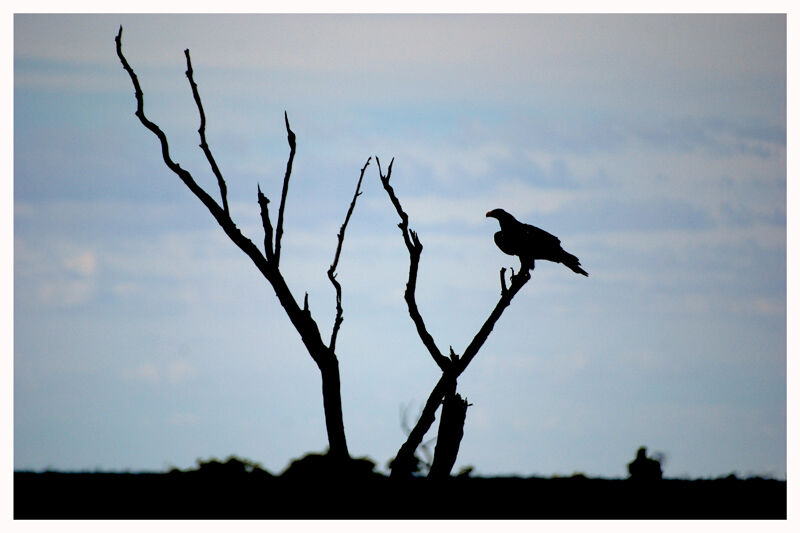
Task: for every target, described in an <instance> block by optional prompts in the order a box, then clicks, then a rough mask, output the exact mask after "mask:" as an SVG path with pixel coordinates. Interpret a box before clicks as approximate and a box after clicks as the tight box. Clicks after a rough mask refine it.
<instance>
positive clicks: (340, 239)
mask: <svg viewBox="0 0 800 533" xmlns="http://www.w3.org/2000/svg"><path fill="white" fill-rule="evenodd" d="M371 160H372V158H371V157H369V158H367V162H366V163H364V166H363V167H361V175H360V176H359V177H358V183H357V184H356V192H355V193H353V200H352V201H351V202H350V207H349V208H348V209H347V214H346V215H345V217H344V222H343V223H342V227H341V228H339V233H338V234H337V236H336V237H337V239H338V244H337V245H336V253H335V254H334V256H333V263H331V266H330V268H328V279H329V280H331V284H333V288H334V290H335V291H336V318H335V319H334V320H333V331H331V342H329V343H328V346H329V347H330V349H331V351H334V350H335V349H336V337H337V336H338V335H339V327H340V326H341V325H342V321H343V320H344V318H342V313H343V309H342V286H341V284H340V283H339V282H338V281H337V280H336V267H337V266H338V265H339V256H340V255H341V253H342V244H343V243H344V232H345V230H346V229H347V223H348V222H350V217H351V216H352V214H353V210H354V209H355V208H356V200H357V199H358V197H359V196H361V182H362V181H363V179H364V171H365V170H367V167H368V166H369V162H370V161H371Z"/></svg>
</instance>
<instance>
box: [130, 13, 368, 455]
mask: <svg viewBox="0 0 800 533" xmlns="http://www.w3.org/2000/svg"><path fill="white" fill-rule="evenodd" d="M115 42H116V50H117V56H118V57H119V60H120V62H121V63H122V67H123V69H125V71H126V72H127V73H128V75H129V76H130V79H131V83H132V84H133V88H134V91H135V92H134V94H135V98H136V112H135V115H136V117H138V119H139V121H140V122H141V123H142V125H144V127H145V128H147V129H148V130H150V131H151V132H152V133H153V134H154V135H155V136H156V137H157V138H158V141H159V143H160V147H161V155H162V158H163V160H164V163H165V164H166V166H167V167H168V168H169V169H170V170H171V171H172V172H174V173H175V174H176V175H177V176H178V178H180V179H181V181H183V183H184V184H185V185H186V187H188V189H189V190H190V191H191V192H192V193H193V194H194V195H195V196H196V197H197V198H198V199H199V200H200V201H201V202H202V203H203V205H205V206H206V208H207V209H208V211H209V212H210V213H211V215H212V216H213V217H214V219H215V220H216V221H217V223H218V224H219V226H220V227H221V228H222V230H223V231H224V232H225V234H226V235H227V236H228V237H229V238H230V239H231V241H233V243H234V244H235V245H236V246H238V247H239V249H240V250H241V251H242V252H244V253H245V254H246V255H247V256H248V257H249V258H250V260H251V261H252V262H253V264H254V265H255V266H256V268H258V270H259V272H261V274H262V275H263V276H264V277H265V278H266V279H267V281H269V283H270V285H272V288H273V289H274V291H275V295H276V296H277V298H278V301H279V302H280V304H281V306H282V307H283V309H284V310H285V312H286V315H287V316H288V317H289V320H290V321H291V323H292V325H293V326H294V328H295V329H296V330H297V332H298V333H299V334H300V338H301V340H302V342H303V344H304V345H305V347H306V350H307V351H308V353H309V355H310V356H311V358H312V359H313V360H314V362H315V363H316V365H317V367H318V368H319V370H320V375H321V378H322V402H323V408H324V412H325V425H326V429H327V434H328V445H329V452H328V454H329V457H331V458H333V459H336V460H345V459H349V457H350V455H349V453H348V450H347V439H346V438H345V431H344V421H343V418H342V400H341V390H340V388H341V385H340V378H339V360H338V358H337V356H336V353H335V346H336V337H337V335H338V332H339V328H340V326H341V324H342V320H343V318H342V315H343V310H342V288H341V285H340V284H339V283H338V281H337V280H336V267H337V265H338V262H339V257H340V255H341V252H342V245H343V243H344V235H345V230H346V229H347V224H348V222H349V221H350V217H351V215H352V214H353V210H354V209H355V205H356V200H357V199H358V197H359V196H360V195H361V182H362V180H363V178H364V172H365V170H366V168H367V166H368V165H369V163H370V160H371V159H372V158H369V159H367V162H366V163H365V164H364V166H363V167H362V168H361V175H360V176H359V178H358V184H357V185H356V190H355V193H354V194H353V199H352V201H351V202H350V207H349V208H348V210H347V215H346V216H345V220H344V223H343V224H342V226H341V228H340V230H339V233H338V235H337V246H336V253H335V255H334V259H333V263H332V264H331V266H330V268H329V269H328V278H329V279H330V281H331V283H332V284H333V287H334V290H335V292H336V318H335V319H334V323H333V328H332V332H331V337H330V341H329V343H328V344H327V345H326V344H325V342H324V341H323V340H322V337H321V334H320V331H319V327H318V326H317V323H316V322H315V321H314V319H313V318H312V316H311V311H310V310H309V306H308V293H306V294H305V297H304V299H303V307H302V308H301V307H300V305H299V304H298V303H297V300H296V299H295V297H294V295H293V294H292V292H291V291H290V290H289V287H288V286H287V284H286V281H285V279H284V277H283V275H282V274H281V271H280V268H279V264H280V256H281V238H282V236H283V214H284V209H285V207H286V196H287V193H288V190H289V178H290V177H291V174H292V162H293V161H294V156H295V152H296V148H297V146H296V137H295V134H294V132H293V131H292V130H291V128H290V127H289V117H288V115H287V114H286V113H285V112H284V122H285V125H286V133H287V138H288V142H289V159H288V161H287V163H286V173H285V175H284V178H283V189H282V191H281V202H280V207H279V208H278V219H277V225H276V227H275V231H274V243H273V228H272V223H271V221H270V216H269V199H268V198H267V197H266V196H265V195H264V194H263V193H262V192H261V186H260V185H259V186H258V195H257V197H258V204H259V206H260V209H261V222H262V226H263V228H264V252H263V254H262V252H261V250H259V248H258V247H257V246H256V245H255V244H253V242H252V241H251V240H250V239H248V238H247V237H245V236H244V235H243V234H242V233H241V231H240V230H239V228H238V227H236V224H235V223H234V222H233V220H232V219H231V216H230V210H229V208H228V199H227V186H226V184H225V179H224V178H223V175H222V172H221V171H220V169H219V167H218V165H217V163H216V161H215V159H214V157H213V155H212V153H211V149H210V147H209V145H208V143H207V141H206V135H205V130H206V116H205V112H204V111H203V105H202V102H201V100H200V94H199V92H198V88H197V84H196V83H195V81H194V71H193V70H192V62H191V58H190V56H189V50H188V49H187V50H185V51H184V54H185V56H186V77H187V78H188V80H189V85H190V87H191V90H192V95H193V97H194V100H195V103H196V104H197V110H198V113H199V115H200V127H199V129H198V133H199V135H200V148H201V149H202V150H203V153H204V154H205V156H206V159H207V160H208V163H209V166H210V167H211V171H212V172H213V174H214V176H215V177H216V179H217V183H218V186H219V191H220V197H221V199H222V206H220V205H219V204H218V203H217V201H216V200H215V199H214V198H212V196H211V195H209V194H208V193H207V192H206V191H205V190H204V189H203V188H202V187H201V186H200V185H198V184H197V182H196V181H195V179H194V178H193V176H192V175H191V173H189V172H188V171H187V170H185V169H183V168H181V166H180V165H179V164H178V163H176V162H175V161H173V159H172V157H171V156H170V153H169V144H168V142H167V136H166V135H165V134H164V132H163V131H162V130H161V128H159V127H158V125H156V124H155V123H154V122H152V121H151V120H150V119H148V118H147V116H146V115H145V112H144V96H143V93H142V89H141V87H140V85H139V80H138V78H137V76H136V74H135V73H134V71H133V68H131V66H130V65H129V64H128V61H127V60H126V59H125V56H124V55H123V54H122V26H120V28H119V33H118V34H117V36H116V38H115Z"/></svg>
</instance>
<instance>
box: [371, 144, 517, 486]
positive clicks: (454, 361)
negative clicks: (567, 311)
mask: <svg viewBox="0 0 800 533" xmlns="http://www.w3.org/2000/svg"><path fill="white" fill-rule="evenodd" d="M375 161H376V162H377V163H378V173H379V174H380V178H381V183H382V184H383V188H384V189H385V190H386V193H387V194H388V195H389V199H390V200H391V202H392V205H393V206H394V208H395V210H396V211H397V214H398V215H399V216H400V223H399V224H398V227H399V228H400V231H401V232H402V233H403V241H404V242H405V243H406V248H407V249H408V254H409V274H408V283H407V284H406V294H405V298H406V302H407V304H408V311H409V315H411V319H412V320H413V322H414V324H415V325H416V326H417V332H418V334H419V336H420V339H421V340H422V343H423V344H424V345H425V347H426V348H427V349H428V352H430V353H431V356H432V357H433V359H434V360H435V361H436V362H437V364H439V367H440V368H441V369H442V376H441V377H440V378H439V381H438V382H437V383H436V386H434V388H433V390H432V391H431V393H430V395H429V396H428V400H427V401H426V402H425V407H424V408H423V410H422V414H421V415H420V417H419V420H418V421H417V424H416V425H415V426H414V429H412V430H411V433H410V434H409V436H408V438H407V439H406V442H405V443H403V445H402V446H401V447H400V450H399V451H398V453H397V456H396V457H395V460H394V466H393V468H392V476H393V477H403V476H406V475H409V474H410V469H411V468H412V467H413V465H414V462H415V459H414V453H415V452H416V449H417V447H418V446H419V444H420V443H421V442H422V439H423V437H424V436H425V433H427V431H428V430H429V429H430V427H431V425H432V424H433V422H434V420H436V410H437V409H438V408H439V405H441V403H442V401H444V399H445V397H450V398H455V390H456V384H457V380H458V377H459V376H460V375H461V374H462V373H463V372H464V370H466V368H467V366H468V365H469V363H470V362H471V361H472V360H473V359H474V358H475V356H476V355H477V353H478V351H479V350H480V348H481V346H483V343H484V342H486V339H487V338H488V337H489V334H490V333H491V332H492V329H494V325H495V324H496V323H497V321H498V320H499V319H500V316H501V315H502V314H503V311H505V309H506V307H508V306H509V304H510V303H511V300H512V299H513V298H514V296H515V295H516V294H517V293H518V292H519V290H520V289H521V288H522V287H523V286H524V285H525V283H527V282H528V280H529V279H530V272H529V271H528V270H523V271H521V272H519V273H518V274H516V275H512V276H511V286H510V287H507V286H506V281H505V268H503V269H501V270H500V299H499V300H498V302H497V304H495V307H494V309H493V310H492V312H491V313H490V314H489V317H488V318H487V319H486V321H485V322H484V323H483V325H482V326H481V328H480V329H479V330H478V333H477V334H476V335H475V337H474V338H473V339H472V342H470V343H469V346H467V349H466V350H465V351H464V354H463V355H462V356H461V357H459V356H458V355H457V354H456V353H455V352H454V351H453V348H452V346H451V347H450V358H449V359H448V358H446V357H444V356H443V355H442V354H441V352H439V350H438V348H437V347H436V344H435V342H434V340H433V338H432V337H431V335H430V334H429V333H428V331H427V329H426V328H425V324H424V322H423V320H422V317H421V316H420V314H419V310H418V309H417V305H416V298H415V296H414V291H415V289H416V280H417V272H418V270H419V261H420V255H421V254H422V244H421V242H420V240H419V236H418V235H417V234H416V233H415V232H413V231H411V230H409V229H408V215H407V214H406V213H405V211H403V208H402V206H401V204H400V200H399V199H398V198H397V195H396V194H395V192H394V189H393V188H392V186H391V185H390V184H389V179H390V178H391V173H392V165H391V164H390V165H389V169H388V171H387V174H386V176H384V175H383V172H381V166H380V160H379V159H378V158H377V157H376V158H375ZM393 162H394V159H392V163H393ZM454 401H455V400H454ZM456 405H459V404H456ZM464 405H465V406H466V404H464ZM464 409H466V407H464ZM456 411H457V410H456ZM456 418H458V417H456ZM453 431H455V430H453ZM456 436H457V437H458V440H460V434H459V435H456ZM448 438H450V437H448ZM453 438H455V437H453ZM448 448H449V449H450V450H451V452H452V450H453V448H455V450H456V451H457V450H458V442H455V443H454V442H451V443H449V445H448ZM453 459H454V457H453ZM435 460H436V459H434V461H435ZM447 463H449V459H448V460H447V461H446V464H447ZM451 466H452V464H451ZM437 470H438V471H437V474H438V475H441V472H442V471H441V470H440V469H437Z"/></svg>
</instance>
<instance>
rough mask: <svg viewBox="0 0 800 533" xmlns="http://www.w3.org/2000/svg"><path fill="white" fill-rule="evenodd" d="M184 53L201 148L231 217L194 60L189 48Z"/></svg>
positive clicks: (223, 206)
mask: <svg viewBox="0 0 800 533" xmlns="http://www.w3.org/2000/svg"><path fill="white" fill-rule="evenodd" d="M183 53H184V54H185V55H186V77H187V78H189V85H190V86H191V87H192V95H193V96H194V101H195V103H197V111H198V112H199V113H200V127H199V128H198V130H197V132H198V133H199V134H200V148H202V150H203V153H204V154H205V155H206V159H208V164H209V165H211V170H212V172H214V175H215V176H216V177H217V183H218V184H219V194H220V196H221V197H222V209H223V210H224V211H225V213H226V214H228V215H230V211H229V210H228V187H227V185H226V184H225V179H224V178H223V177H222V172H220V170H219V167H218V166H217V162H216V161H215V160H214V156H213V155H211V148H209V146H208V143H207V142H206V114H205V112H204V111H203V104H202V102H201V101H200V93H199V92H198V90H197V84H196V83H195V82H194V70H192V59H191V58H190V57H189V49H188V48H187V49H186V50H184V51H183Z"/></svg>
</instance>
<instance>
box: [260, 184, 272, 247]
mask: <svg viewBox="0 0 800 533" xmlns="http://www.w3.org/2000/svg"><path fill="white" fill-rule="evenodd" d="M258 205H259V207H261V225H262V226H263V227H264V253H265V254H267V261H270V262H271V261H272V259H273V257H274V256H273V250H272V223H271V222H270V220H269V198H267V197H266V196H264V194H263V193H262V192H261V185H258Z"/></svg>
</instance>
